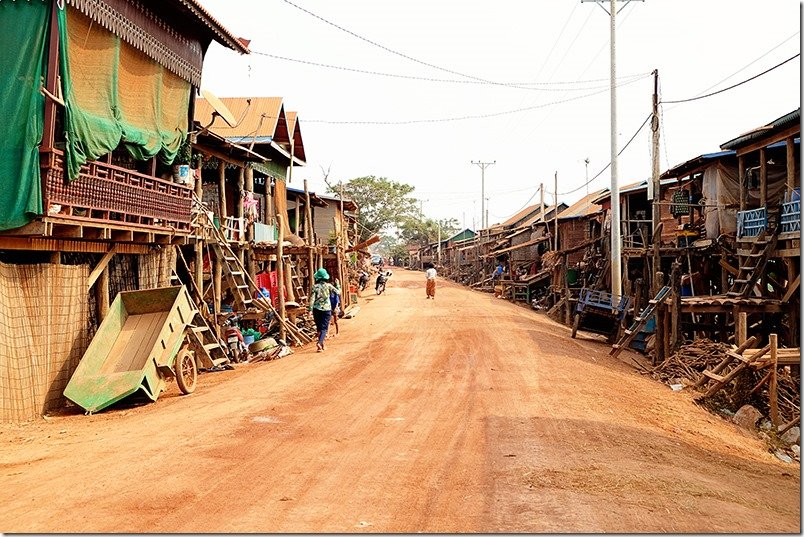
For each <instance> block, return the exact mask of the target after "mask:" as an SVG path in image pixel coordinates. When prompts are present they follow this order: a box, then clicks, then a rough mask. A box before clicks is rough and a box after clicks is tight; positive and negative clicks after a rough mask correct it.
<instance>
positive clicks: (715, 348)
mask: <svg viewBox="0 0 804 537" xmlns="http://www.w3.org/2000/svg"><path fill="white" fill-rule="evenodd" d="M731 348H732V347H731V345H729V344H727V343H718V342H716V341H711V340H709V339H706V338H701V339H696V340H695V341H693V342H691V343H687V344H686V345H682V346H681V347H680V348H679V349H678V351H676V353H675V354H672V355H671V356H669V357H668V358H667V359H666V360H665V361H664V362H662V363H661V364H659V365H657V366H656V367H654V368H653V369H652V370H651V375H652V376H653V378H655V379H657V380H660V381H662V382H664V383H670V384H675V383H677V382H678V381H679V379H687V380H690V381H693V382H694V381H696V380H698V378H700V376H701V375H702V374H703V372H704V370H706V369H710V368H712V367H714V366H716V365H717V364H718V363H720V361H721V360H723V356H724V355H725V354H726V352H728V351H729V350H731Z"/></svg>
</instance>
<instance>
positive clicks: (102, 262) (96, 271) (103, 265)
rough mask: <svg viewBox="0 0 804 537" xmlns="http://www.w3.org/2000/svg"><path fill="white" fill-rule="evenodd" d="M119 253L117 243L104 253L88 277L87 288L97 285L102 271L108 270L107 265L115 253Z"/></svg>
mask: <svg viewBox="0 0 804 537" xmlns="http://www.w3.org/2000/svg"><path fill="white" fill-rule="evenodd" d="M116 253H117V245H116V244H115V245H113V246H112V247H111V248H110V249H109V251H108V252H106V253H105V254H104V256H103V257H102V258H101V260H100V261H99V262H98V264H97V265H95V268H94V269H92V272H90V273H89V278H88V279H87V289H92V286H93V285H95V282H96V281H97V279H98V277H99V276H100V275H101V273H102V272H103V271H104V270H106V266H107V265H108V264H109V261H111V260H112V257H114V254H116ZM107 306H108V304H107Z"/></svg>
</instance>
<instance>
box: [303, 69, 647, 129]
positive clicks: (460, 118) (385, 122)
mask: <svg viewBox="0 0 804 537" xmlns="http://www.w3.org/2000/svg"><path fill="white" fill-rule="evenodd" d="M648 76H650V75H644V76H642V77H640V78H636V79H634V80H630V81H627V82H623V83H622V84H619V85H618V87H619V86H626V85H628V84H633V83H634V82H638V81H640V80H643V79H644V78H647V77H648ZM607 91H609V88H604V89H601V90H598V91H594V92H592V93H585V94H583V95H578V96H576V97H570V98H567V99H562V100H558V101H553V102H549V103H544V104H539V105H534V106H526V107H523V108H515V109H512V110H503V111H500V112H491V113H488V114H473V115H465V116H455V117H445V118H430V119H407V120H399V121H390V120H382V121H377V120H324V119H305V123H323V124H328V125H414V124H421V123H449V122H453V121H465V120H469V119H488V118H492V117H499V116H505V115H509V114H518V113H521V112H528V111H530V110H536V109H539V108H546V107H548V106H555V105H559V104H564V103H568V102H572V101H577V100H580V99H585V98H587V97H593V96H595V95H599V94H601V93H605V92H607Z"/></svg>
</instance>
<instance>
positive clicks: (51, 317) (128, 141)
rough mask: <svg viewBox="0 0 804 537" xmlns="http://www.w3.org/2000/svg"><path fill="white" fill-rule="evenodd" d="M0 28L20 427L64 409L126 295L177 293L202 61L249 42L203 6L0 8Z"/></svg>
mask: <svg viewBox="0 0 804 537" xmlns="http://www.w3.org/2000/svg"><path fill="white" fill-rule="evenodd" d="M0 28H2V31H0V45H2V46H3V47H4V49H5V50H14V51H16V53H15V54H13V55H12V54H7V55H6V56H5V57H6V59H7V60H8V61H10V63H8V61H3V60H0V73H2V74H1V75H0V83H3V84H7V85H13V91H2V92H0V106H2V108H3V110H4V111H5V119H4V121H3V123H2V125H0V129H2V131H3V141H4V143H3V149H2V155H1V156H2V158H0V162H2V164H0V166H2V172H0V183H2V190H3V192H6V193H14V195H7V196H4V197H3V201H0V204H2V207H1V208H0V261H2V263H0V286H3V287H4V288H5V289H4V290H3V296H4V297H5V300H2V301H0V316H2V318H3V319H5V320H6V322H5V323H3V325H2V327H0V340H2V341H3V345H1V346H0V376H3V375H7V374H8V373H7V372H9V371H15V372H16V373H15V377H14V379H13V380H12V379H8V378H3V379H2V380H0V401H2V412H0V419H2V420H15V419H27V418H31V417H33V416H35V415H38V414H40V413H41V412H43V411H44V410H46V409H47V408H50V407H52V406H54V405H57V404H60V403H61V402H62V401H63V399H62V397H61V393H62V391H63V389H64V386H65V385H66V383H67V381H68V379H69V378H70V375H71V374H72V372H73V370H74V368H75V366H76V365H77V362H78V360H80V358H81V356H82V355H83V351H84V349H85V348H86V346H87V344H88V341H89V340H90V339H91V337H92V335H93V334H94V331H95V329H96V328H97V326H98V324H99V321H100V320H101V319H102V318H103V316H105V315H106V313H107V312H108V308H109V304H110V300H111V299H112V298H114V296H115V295H116V294H117V292H118V291H121V290H130V289H141V288H143V289H144V288H150V287H156V286H164V285H167V284H168V283H169V278H170V274H171V270H172V269H173V268H174V266H175V262H174V260H173V257H172V255H173V253H174V249H173V248H169V247H168V246H170V245H172V244H177V243H184V242H186V241H187V240H189V239H190V238H191V237H192V236H193V235H194V233H195V231H194V226H193V224H194V222H193V186H192V185H191V184H189V183H190V177H191V175H190V173H189V169H190V165H191V162H190V154H191V153H190V150H189V147H190V144H189V141H188V138H189V135H190V133H191V130H192V125H191V123H190V117H191V111H192V109H193V106H194V101H195V93H196V90H197V88H198V87H199V86H200V84H201V72H202V67H203V61H204V55H205V52H206V50H207V48H208V47H209V45H210V43H211V42H212V41H217V42H218V43H220V44H222V45H223V46H225V47H228V48H230V49H233V50H234V51H236V52H238V53H248V47H247V42H245V41H243V40H240V39H238V38H237V37H235V36H234V35H233V34H232V33H231V32H230V31H229V30H227V29H226V28H224V27H223V26H222V25H221V24H220V23H219V22H218V21H217V20H216V19H215V18H214V17H212V15H211V14H210V13H209V12H207V11H206V10H205V9H204V8H203V7H202V6H201V4H200V3H199V2H197V1H196V0H166V1H164V2H159V3H153V2H149V3H141V2H133V1H128V0H93V1H85V0H64V1H56V0H52V1H37V2H2V3H0ZM181 165H184V166H181ZM32 290H36V291H35V292H32ZM43 308H44V309H43ZM20 334H30V335H33V334H47V336H46V337H44V336H42V337H31V336H27V337H20ZM23 393H24V394H26V396H25V397H19V394H23Z"/></svg>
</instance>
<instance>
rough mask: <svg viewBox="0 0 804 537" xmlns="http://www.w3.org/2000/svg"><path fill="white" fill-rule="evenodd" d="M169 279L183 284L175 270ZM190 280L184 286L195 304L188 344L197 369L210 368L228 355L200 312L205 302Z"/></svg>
mask: <svg viewBox="0 0 804 537" xmlns="http://www.w3.org/2000/svg"><path fill="white" fill-rule="evenodd" d="M175 248H176V254H177V257H178V259H180V260H181V262H182V263H183V264H184V268H185V269H186V270H187V273H188V274H189V273H190V266H189V265H188V263H187V260H186V259H185V257H184V254H183V253H182V251H181V248H180V247H179V246H176V247H175ZM170 281H171V282H172V283H175V284H176V285H184V284H183V282H182V281H181V278H179V275H178V274H176V271H173V272H172V273H171V275H170ZM190 282H191V283H190V285H189V286H185V287H187V288H188V289H189V292H190V296H191V297H192V298H193V301H194V302H195V306H196V308H195V310H194V313H193V319H192V321H191V322H190V325H191V329H190V333H191V334H192V336H191V337H190V346H191V347H192V348H193V350H194V351H195V356H196V363H197V364H198V367H199V369H212V368H214V367H217V366H220V365H223V364H225V363H226V362H228V361H229V356H228V355H227V353H226V347H225V345H224V344H223V342H221V341H220V340H219V339H218V338H217V336H216V335H215V332H214V331H213V330H212V328H211V327H210V326H209V323H208V322H207V318H206V316H205V315H204V314H203V313H202V309H203V310H207V304H206V302H205V301H204V298H203V297H202V296H201V293H200V291H199V290H198V288H197V287H196V285H195V280H193V278H192V277H191V278H190Z"/></svg>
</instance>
